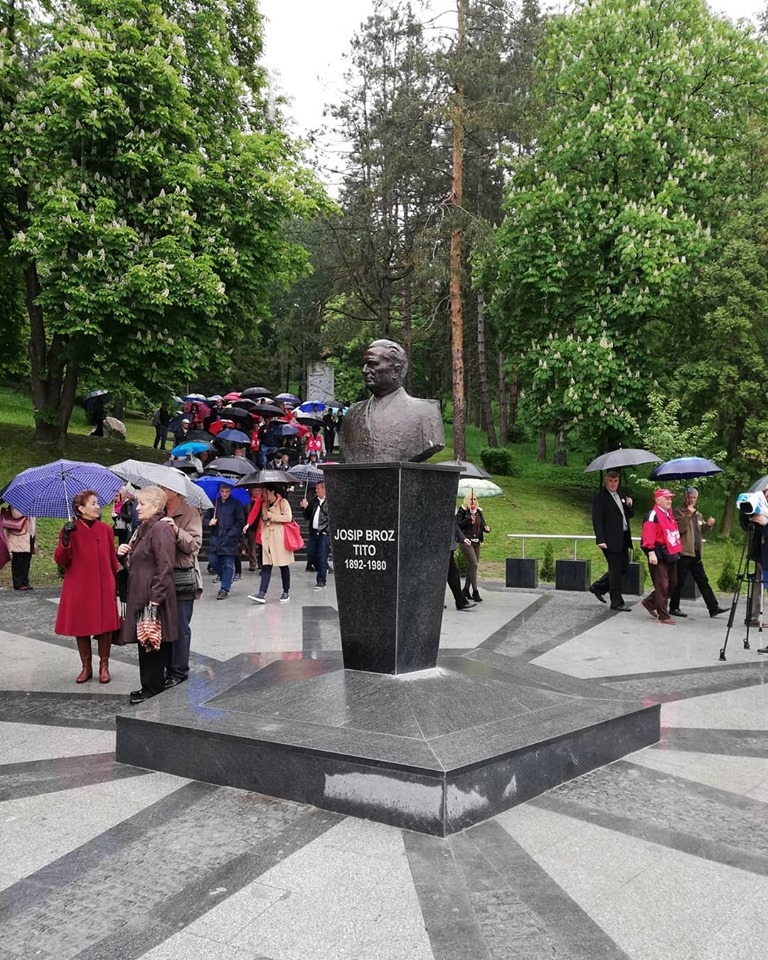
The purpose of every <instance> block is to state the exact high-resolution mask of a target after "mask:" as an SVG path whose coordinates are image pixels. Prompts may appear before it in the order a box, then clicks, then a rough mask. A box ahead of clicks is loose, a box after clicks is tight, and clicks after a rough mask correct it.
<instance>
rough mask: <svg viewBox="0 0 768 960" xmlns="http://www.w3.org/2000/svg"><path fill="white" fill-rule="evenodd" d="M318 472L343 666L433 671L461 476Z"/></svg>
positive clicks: (331, 468) (409, 469)
mask: <svg viewBox="0 0 768 960" xmlns="http://www.w3.org/2000/svg"><path fill="white" fill-rule="evenodd" d="M323 471H324V473H325V479H326V488H327V491H328V517H329V520H330V526H331V542H332V547H333V566H334V574H335V578H336V597H337V602H338V608H339V623H340V627H341V645H342V651H343V656H344V666H345V667H346V668H347V669H348V670H367V671H369V672H371V673H391V674H398V673H411V672H412V671H414V670H426V669H428V668H430V667H434V666H435V664H436V663H437V651H438V647H439V645H440V626H441V624H442V620H443V602H444V597H445V582H446V576H447V573H448V557H449V554H450V549H451V531H452V528H453V524H454V522H455V521H454V514H455V507H456V489H457V486H458V480H459V472H460V468H459V467H451V466H442V465H441V466H437V465H432V464H423V463H406V462H402V463H354V464H352V463H349V464H347V463H337V464H326V465H325V466H324V467H323Z"/></svg>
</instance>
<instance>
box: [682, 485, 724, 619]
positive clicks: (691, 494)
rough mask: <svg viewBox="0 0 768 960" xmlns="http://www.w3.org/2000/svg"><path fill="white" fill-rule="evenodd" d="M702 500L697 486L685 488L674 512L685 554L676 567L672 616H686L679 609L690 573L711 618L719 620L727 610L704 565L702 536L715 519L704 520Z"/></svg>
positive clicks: (712, 525)
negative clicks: (681, 593)
mask: <svg viewBox="0 0 768 960" xmlns="http://www.w3.org/2000/svg"><path fill="white" fill-rule="evenodd" d="M698 499H699V491H698V490H697V489H696V487H686V488H685V495H684V497H683V505H682V506H681V507H678V508H677V509H676V510H675V520H676V521H677V526H678V529H679V530H680V543H681V545H682V553H681V555H680V562H679V563H678V565H677V584H676V586H675V588H674V590H673V591H672V593H671V594H670V601H669V606H670V610H669V612H670V614H671V615H672V616H673V617H687V616H688V614H687V613H683V611H682V610H681V609H680V591H681V590H682V589H683V585H684V584H685V579H686V577H687V576H688V574H689V573H690V574H691V576H692V577H693V579H694V581H695V582H696V586H697V587H698V588H699V590H700V591H701V595H702V597H703V598H704V603H706V605H707V610H709V615H710V617H717V616H719V615H720V614H721V613H727V612H728V611H727V610H726V609H725V607H721V606H720V604H719V603H718V602H717V597H716V596H715V592H714V590H713V589H712V587H711V586H710V583H709V578H708V577H707V572H706V570H705V569H704V564H703V563H702V562H701V548H702V539H701V535H702V533H708V532H709V531H710V530H711V529H712V527H714V525H715V518H714V517H709V519H707V520H705V519H704V516H703V514H701V513H700V512H699V511H698V510H697V509H696V502H697V501H698Z"/></svg>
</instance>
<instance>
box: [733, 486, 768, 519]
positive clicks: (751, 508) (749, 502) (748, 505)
mask: <svg viewBox="0 0 768 960" xmlns="http://www.w3.org/2000/svg"><path fill="white" fill-rule="evenodd" d="M736 506H737V507H738V508H739V510H740V511H741V513H743V514H745V515H746V516H748V517H754V516H766V515H768V500H766V499H765V494H764V493H763V492H762V490H758V491H757V493H740V494H739V495H738V497H736Z"/></svg>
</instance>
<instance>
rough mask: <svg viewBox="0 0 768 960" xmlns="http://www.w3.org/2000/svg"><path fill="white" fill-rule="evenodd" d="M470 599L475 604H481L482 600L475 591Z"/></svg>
mask: <svg viewBox="0 0 768 960" xmlns="http://www.w3.org/2000/svg"><path fill="white" fill-rule="evenodd" d="M472 599H473V600H474V601H475V603H482V602H483V598H482V597H481V596H480V594H479V593H478V592H477V590H475V592H474V593H473V594H472Z"/></svg>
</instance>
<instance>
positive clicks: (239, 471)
mask: <svg viewBox="0 0 768 960" xmlns="http://www.w3.org/2000/svg"><path fill="white" fill-rule="evenodd" d="M252 470H253V464H252V463H251V461H250V460H246V459H245V457H217V458H216V459H215V460H211V462H210V463H209V464H208V465H207V467H206V468H205V472H206V473H207V474H213V473H233V474H235V476H238V477H244V476H245V475H246V474H247V473H251V471H252Z"/></svg>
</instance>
